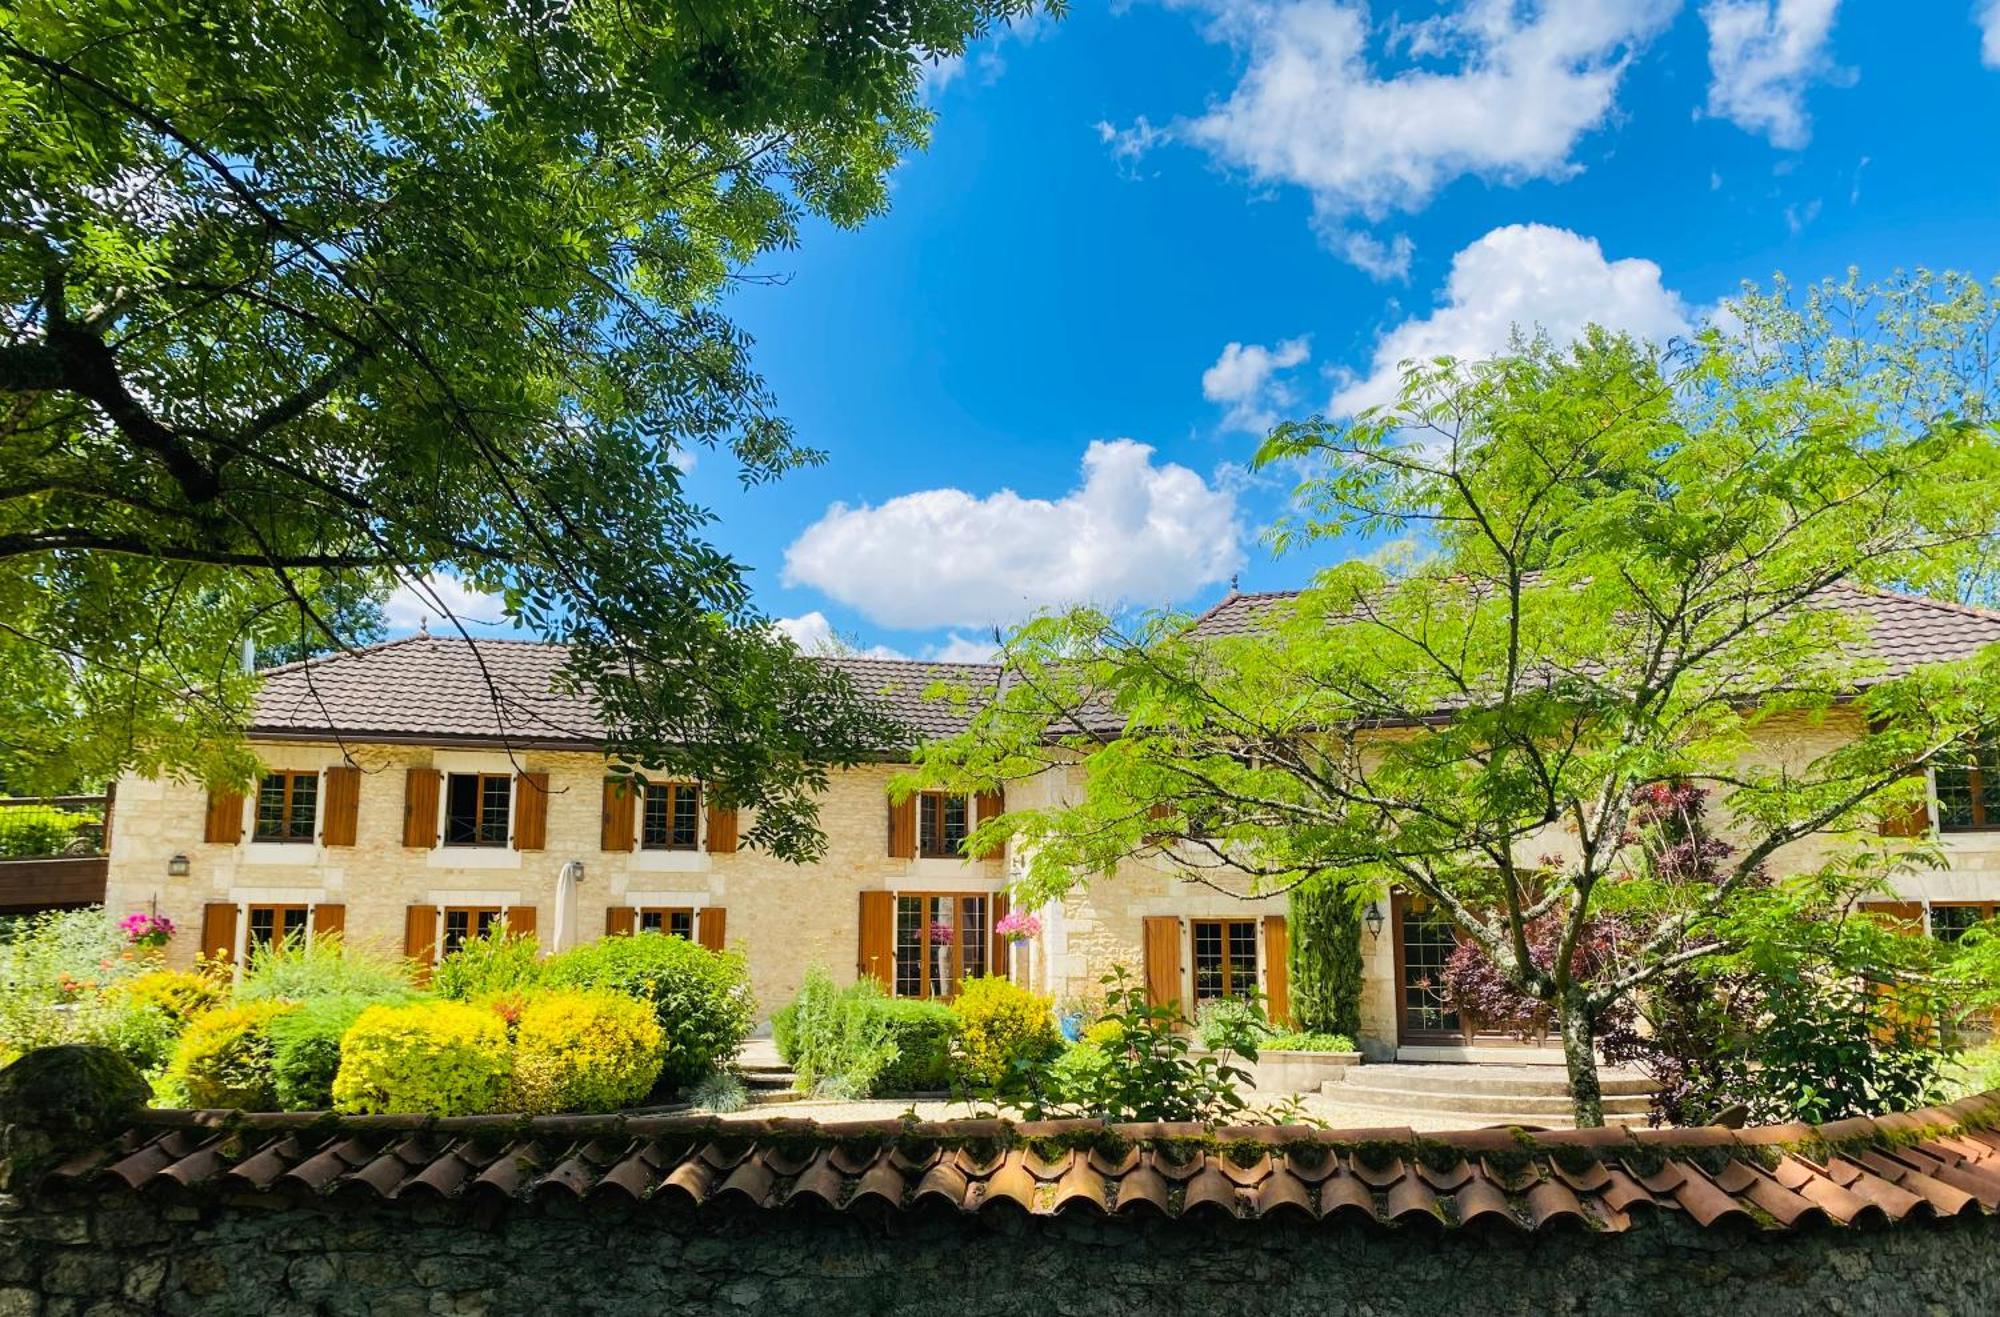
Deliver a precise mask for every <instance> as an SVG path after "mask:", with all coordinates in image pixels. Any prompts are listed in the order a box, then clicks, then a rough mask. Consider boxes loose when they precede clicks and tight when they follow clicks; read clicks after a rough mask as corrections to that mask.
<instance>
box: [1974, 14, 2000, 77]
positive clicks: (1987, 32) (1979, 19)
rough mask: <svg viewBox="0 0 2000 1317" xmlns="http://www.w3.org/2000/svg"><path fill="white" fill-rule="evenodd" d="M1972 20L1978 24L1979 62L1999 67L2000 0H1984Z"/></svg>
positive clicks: (1990, 66) (1991, 67) (1991, 66)
mask: <svg viewBox="0 0 2000 1317" xmlns="http://www.w3.org/2000/svg"><path fill="white" fill-rule="evenodd" d="M1973 21H1974V22H1976V23H1978V24H1979V62H1980V63H1982V64H1984V65H1985V66H1986V67H1987V68H1989V69H2000V0H1985V2H1984V3H1983V4H1981V5H1980V7H1979V9H1978V11H1977V12H1976V13H1975V14H1974V15H1973Z"/></svg>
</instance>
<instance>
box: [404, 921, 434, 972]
mask: <svg viewBox="0 0 2000 1317" xmlns="http://www.w3.org/2000/svg"><path fill="white" fill-rule="evenodd" d="M437 933H438V912H437V907H436V906H434V905H413V906H411V907H410V908H409V909H407V910H405V911H404V912H403V954H404V955H405V956H408V957H409V958H410V959H411V960H414V961H416V962H417V966H418V971H419V974H418V977H419V978H420V979H427V978H429V977H430V972H431V969H430V967H431V966H432V965H433V964H435V963H436V962H437Z"/></svg>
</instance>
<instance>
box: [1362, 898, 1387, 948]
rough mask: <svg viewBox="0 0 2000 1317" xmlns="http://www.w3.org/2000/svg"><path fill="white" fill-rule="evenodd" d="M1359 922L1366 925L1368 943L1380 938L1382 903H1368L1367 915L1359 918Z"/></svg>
mask: <svg viewBox="0 0 2000 1317" xmlns="http://www.w3.org/2000/svg"><path fill="white" fill-rule="evenodd" d="M1361 922H1362V923H1364V924H1366V925H1368V937H1369V940H1370V941H1373V940H1375V939H1378V938H1380V937H1381V936H1382V903H1381V902H1380V901H1370V902H1369V903H1368V913H1367V914H1365V915H1363V916H1361Z"/></svg>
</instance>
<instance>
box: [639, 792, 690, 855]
mask: <svg viewBox="0 0 2000 1317" xmlns="http://www.w3.org/2000/svg"><path fill="white" fill-rule="evenodd" d="M700 840H701V788H700V787H698V786H696V785H695V784H694V783H692V782H659V783H649V784H648V785H647V787H646V808H645V813H644V814H643V816H642V817H641V818H640V821H639V846H640V848H641V849H643V850H649V851H691V850H694V849H695V848H696V845H697V844H698V843H699V842H700Z"/></svg>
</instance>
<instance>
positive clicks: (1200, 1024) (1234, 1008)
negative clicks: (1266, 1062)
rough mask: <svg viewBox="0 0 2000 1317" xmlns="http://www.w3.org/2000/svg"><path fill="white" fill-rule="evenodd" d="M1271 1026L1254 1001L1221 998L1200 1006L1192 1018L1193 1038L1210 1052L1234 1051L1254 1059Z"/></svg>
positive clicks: (1238, 998)
mask: <svg viewBox="0 0 2000 1317" xmlns="http://www.w3.org/2000/svg"><path fill="white" fill-rule="evenodd" d="M1269 1032H1271V1026H1270V1024H1269V1022H1268V1021H1266V1020H1265V1019H1264V1012H1263V1010H1262V1009H1261V1008H1260V1007H1259V1006H1258V1004H1257V1002H1256V1001H1255V1000H1254V999H1244V998H1240V997H1223V998H1221V999H1220V1000H1217V1001H1208V1002H1203V1003H1202V1004H1201V1009H1200V1010H1199V1011H1198V1012H1197V1013H1196V1015H1195V1037H1197V1038H1199V1039H1200V1040H1201V1045H1202V1046H1203V1047H1206V1048H1207V1049H1208V1050H1209V1051H1211V1052H1234V1053H1236V1054H1237V1055H1238V1056H1244V1057H1248V1058H1249V1059H1250V1060H1252V1061H1255V1060H1256V1059H1257V1048H1258V1046H1259V1045H1260V1044H1261V1043H1262V1041H1263V1038H1264V1035H1265V1034H1267V1033H1269Z"/></svg>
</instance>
